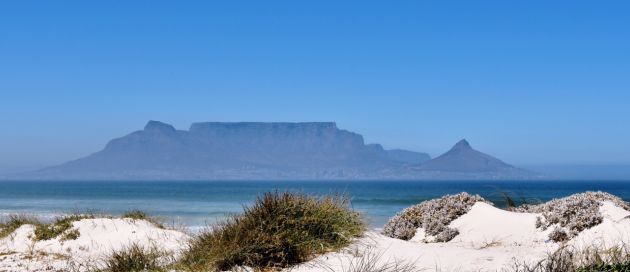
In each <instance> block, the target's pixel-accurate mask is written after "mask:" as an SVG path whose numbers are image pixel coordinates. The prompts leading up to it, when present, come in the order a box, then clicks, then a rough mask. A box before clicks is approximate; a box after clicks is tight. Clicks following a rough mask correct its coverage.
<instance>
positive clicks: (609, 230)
mask: <svg viewBox="0 0 630 272" xmlns="http://www.w3.org/2000/svg"><path fill="white" fill-rule="evenodd" d="M600 211H601V212H602V215H603V216H604V221H603V222H602V223H601V224H600V225H598V226H595V227H593V228H591V229H588V230H586V231H583V232H582V233H581V234H580V235H579V236H578V237H575V238H574V239H572V240H571V241H569V244H570V245H574V246H576V247H577V246H580V247H582V248H584V247H586V246H591V245H596V246H611V245H615V244H619V243H621V242H623V241H630V240H628V238H630V237H628V236H629V235H630V218H628V216H630V212H628V211H626V210H624V209H621V208H619V207H617V206H615V205H614V204H613V203H612V202H604V203H603V206H602V207H600ZM536 216H537V214H533V213H515V212H509V211H505V210H501V209H498V208H495V207H493V206H491V205H488V204H486V203H483V202H478V203H476V204H475V205H474V206H473V207H472V209H471V210H470V211H469V212H468V213H467V214H465V215H463V216H461V217H459V218H458V219H456V220H454V221H453V222H452V223H451V224H450V225H449V226H450V227H453V228H457V229H458V230H459V232H460V234H459V235H458V236H456V237H455V238H454V239H453V240H451V241H450V242H448V243H424V242H422V241H424V240H427V238H430V237H425V236H424V231H423V230H422V229H418V231H417V233H416V236H415V237H414V238H413V239H411V240H410V241H403V240H398V239H393V238H389V237H386V236H383V235H381V234H379V233H375V232H370V233H368V234H367V235H366V237H364V238H362V239H360V240H359V241H358V242H357V244H355V245H353V246H352V247H350V248H348V249H346V250H345V251H344V252H341V253H329V254H326V255H324V256H320V257H318V258H317V259H315V260H313V261H311V262H309V263H307V264H304V265H301V266H300V267H298V268H297V269H295V270H292V271H344V269H343V268H344V267H345V268H347V267H349V266H351V264H352V263H354V264H356V263H358V262H359V259H360V258H361V256H365V255H367V256H372V257H378V258H379V262H380V263H381V264H387V263H394V262H399V263H400V262H402V263H411V264H414V265H415V267H417V268H421V269H426V271H501V270H509V268H510V267H512V266H513V265H514V264H515V262H528V263H533V262H536V261H538V260H541V259H543V258H545V257H546V255H547V254H548V253H550V252H553V251H554V250H556V249H558V248H559V245H558V244H556V243H554V242H552V241H549V240H548V238H547V235H548V232H549V231H550V230H551V229H553V228H549V229H548V230H547V231H541V230H538V229H536V227H535V221H536ZM429 240H430V239H429Z"/></svg>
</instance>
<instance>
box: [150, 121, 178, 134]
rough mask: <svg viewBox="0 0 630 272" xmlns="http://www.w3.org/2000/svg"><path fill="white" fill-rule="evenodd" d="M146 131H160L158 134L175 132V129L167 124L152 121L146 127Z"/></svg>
mask: <svg viewBox="0 0 630 272" xmlns="http://www.w3.org/2000/svg"><path fill="white" fill-rule="evenodd" d="M144 130H145V131H158V132H175V127H173V126H172V125H169V124H167V123H162V122H160V121H153V120H151V121H149V122H148V123H147V124H146V125H145V126H144Z"/></svg>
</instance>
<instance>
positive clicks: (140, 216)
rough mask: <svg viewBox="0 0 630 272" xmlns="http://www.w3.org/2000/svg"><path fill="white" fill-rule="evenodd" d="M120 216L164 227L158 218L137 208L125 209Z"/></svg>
mask: <svg viewBox="0 0 630 272" xmlns="http://www.w3.org/2000/svg"><path fill="white" fill-rule="evenodd" d="M121 218H129V219H133V220H144V221H147V222H150V223H152V224H153V225H155V226H156V227H158V228H161V229H163V228H165V227H164V224H162V222H160V220H158V219H157V218H156V217H154V216H151V215H149V214H148V213H146V212H145V211H142V210H138V209H133V210H129V211H126V212H125V213H123V215H122V216H121Z"/></svg>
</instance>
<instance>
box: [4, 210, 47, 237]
mask: <svg viewBox="0 0 630 272" xmlns="http://www.w3.org/2000/svg"><path fill="white" fill-rule="evenodd" d="M27 224H31V225H39V224H41V223H40V221H39V220H38V219H37V218H36V217H34V216H30V215H25V214H11V215H9V216H8V217H7V218H6V219H4V220H2V221H1V222H0V239H1V238H4V237H6V236H8V235H10V234H11V233H13V232H14V231H15V230H16V229H18V228H19V227H21V226H23V225H27Z"/></svg>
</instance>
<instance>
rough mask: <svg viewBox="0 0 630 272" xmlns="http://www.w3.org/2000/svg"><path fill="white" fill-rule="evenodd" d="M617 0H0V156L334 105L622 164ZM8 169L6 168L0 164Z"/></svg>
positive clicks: (526, 159)
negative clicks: (152, 126)
mask: <svg viewBox="0 0 630 272" xmlns="http://www.w3.org/2000/svg"><path fill="white" fill-rule="evenodd" d="M628 14H630V2H628V1H395V3H394V1H374V2H372V1H356V2H350V1H278V2H276V1H251V2H243V1H204V2H201V1H200V2H195V1H3V2H2V3H0V92H1V97H0V122H1V124H2V126H3V128H2V130H1V133H0V171H2V169H5V170H6V169H23V168H29V167H31V168H32V167H36V166H40V165H49V164H56V163H59V162H63V161H66V160H69V159H74V158H77V157H80V156H83V155H86V154H89V153H91V152H94V151H97V150H99V149H101V148H102V147H103V146H104V145H105V143H106V142H107V141H108V140H109V139H111V138H114V137H118V136H122V135H124V134H126V133H129V132H131V131H133V130H137V129H141V128H142V127H143V126H144V124H145V122H146V121H147V120H149V119H155V120H161V121H164V122H168V123H171V124H173V125H175V126H176V127H177V128H179V129H187V128H188V126H189V124H190V123H191V122H196V121H336V122H337V124H338V126H339V127H341V128H345V129H348V130H352V131H356V132H359V133H361V134H363V135H364V137H365V139H366V141H367V142H372V143H373V142H377V143H381V144H383V145H384V146H385V147H387V148H395V147H397V148H407V149H412V150H418V151H426V152H429V153H430V154H432V155H438V154H439V153H441V152H443V151H445V150H446V149H448V148H449V147H450V146H451V145H452V144H454V143H455V142H456V141H457V140H459V139H461V138H467V139H468V140H469V141H470V142H471V143H472V145H473V146H474V147H476V148H478V149H480V150H482V151H485V152H487V153H490V154H493V155H495V156H497V157H499V158H502V159H504V160H506V161H508V162H511V163H514V164H517V165H523V164H525V165H526V164H540V163H630V18H629V17H628ZM6 171H8V170H6Z"/></svg>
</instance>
